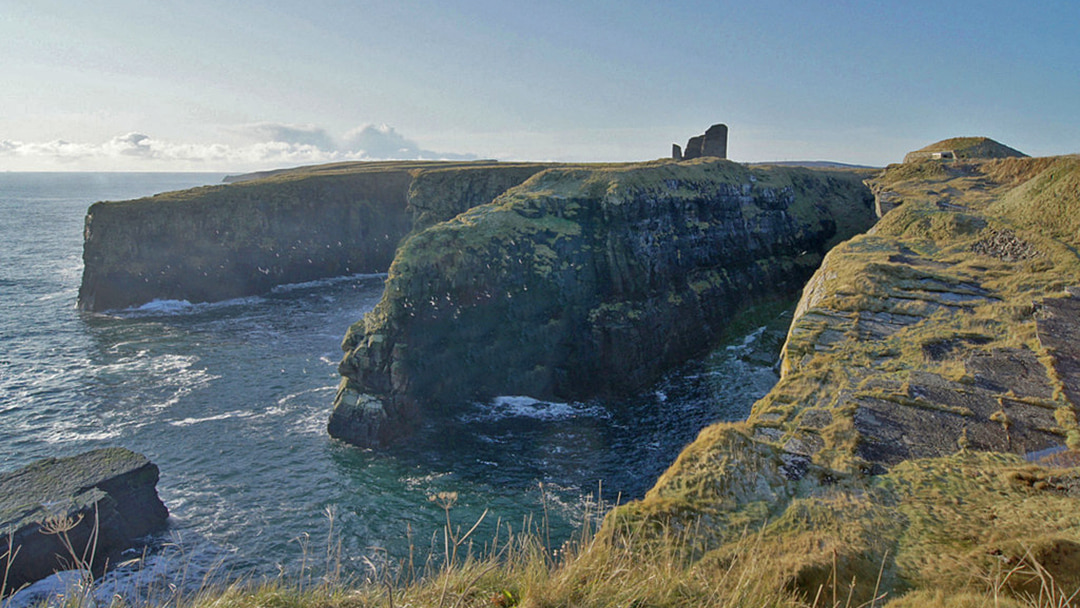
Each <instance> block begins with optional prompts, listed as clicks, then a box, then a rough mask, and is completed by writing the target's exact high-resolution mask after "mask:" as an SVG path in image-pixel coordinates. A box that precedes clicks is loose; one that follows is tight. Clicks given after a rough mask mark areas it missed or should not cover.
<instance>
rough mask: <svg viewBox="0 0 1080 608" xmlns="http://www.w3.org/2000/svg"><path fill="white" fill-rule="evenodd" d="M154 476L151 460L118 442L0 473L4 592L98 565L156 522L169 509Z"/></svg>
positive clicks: (162, 520)
mask: <svg viewBox="0 0 1080 608" xmlns="http://www.w3.org/2000/svg"><path fill="white" fill-rule="evenodd" d="M157 481H158V468H157V466H156V465H154V464H153V463H152V462H150V461H149V460H147V459H146V457H144V456H142V455H141V454H136V453H134V452H131V451H129V450H125V449H122V448H107V449H100V450H94V451H91V452H86V453H83V454H80V455H78V456H73V457H70V458H59V459H57V458H48V459H45V460H41V461H38V462H35V463H33V464H31V465H28V466H26V467H23V468H21V469H18V470H15V471H12V472H9V473H3V474H0V573H7V582H6V590H7V591H8V592H13V591H15V590H17V589H18V588H19V587H21V586H23V585H24V584H27V583H30V582H33V581H35V580H38V579H42V578H45V577H46V576H49V575H50V574H52V573H53V572H55V571H58V570H67V569H71V568H74V567H79V566H83V567H86V566H89V567H92V568H93V569H95V570H98V569H100V568H102V567H103V566H104V565H105V564H106V562H107V561H109V560H112V561H113V563H115V562H116V557H117V556H118V555H119V553H120V552H121V551H123V550H125V549H127V548H129V547H131V546H133V544H134V543H136V542H137V541H138V539H139V538H141V537H143V536H146V535H147V534H150V533H151V532H155V531H157V530H161V529H162V528H164V526H165V522H166V518H167V517H168V515H169V512H168V510H167V509H166V508H165V505H164V504H163V503H162V502H161V499H159V498H158V495H157V489H156V485H157ZM67 544H69V545H70V546H68V545H67ZM9 549H10V550H9ZM73 553H74V555H73ZM77 561H79V562H81V563H76V562H77Z"/></svg>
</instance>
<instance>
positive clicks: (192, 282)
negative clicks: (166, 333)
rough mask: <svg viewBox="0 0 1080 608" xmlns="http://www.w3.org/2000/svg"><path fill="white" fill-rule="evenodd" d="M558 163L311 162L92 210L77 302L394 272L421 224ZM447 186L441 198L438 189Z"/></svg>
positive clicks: (195, 296) (205, 297)
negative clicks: (401, 249)
mask: <svg viewBox="0 0 1080 608" xmlns="http://www.w3.org/2000/svg"><path fill="white" fill-rule="evenodd" d="M547 166H548V165H542V164H535V163H495V162H475V163H449V162H427V163H423V162H370V163H339V164H333V165H322V166H318V167H306V168H300V169H292V170H286V171H279V172H270V173H267V174H265V175H255V176H251V178H252V179H241V178H234V181H235V182H236V183H231V184H228V185H223V186H208V187H203V188H195V189H192V190H185V191H181V192H171V193H165V194H159V195H157V196H153V197H149V198H144V199H139V200H134V201H119V202H99V203H95V204H94V205H92V206H91V207H90V209H89V210H88V212H87V216H86V229H85V234H84V245H83V261H84V270H83V277H82V285H81V286H80V288H79V300H78V307H79V308H80V309H81V310H89V311H102V310H113V309H122V308H128V307H133V306H139V305H141V304H145V303H147V302H150V301H152V300H158V299H160V300H187V301H191V302H213V301H220V300H226V299H230V298H237V297H244V296H251V295H258V294H263V293H267V292H269V291H270V289H271V288H273V287H274V286H276V285H282V284H288V283H300V282H304V281H311V280H315V279H321V278H326V277H334V276H344V275H349V274H357V273H376V272H385V271H386V269H387V268H388V267H389V266H390V262H391V260H393V258H394V252H395V251H396V250H397V247H398V244H399V243H400V241H401V240H402V239H403V238H404V237H405V236H406V235H408V234H410V233H411V232H412V231H413V230H414V228H415V227H417V226H426V225H428V224H430V223H432V222H434V221H441V220H444V219H449V218H451V217H453V216H454V215H457V214H458V213H460V212H462V211H464V210H465V209H468V208H469V207H472V206H475V205H479V204H483V203H487V202H490V201H491V200H492V199H493V198H495V196H497V195H499V194H500V193H502V192H503V191H504V190H506V189H507V188H510V187H511V186H514V185H517V184H519V183H521V182H522V181H524V180H525V179H527V178H528V177H529V176H531V175H533V174H534V173H536V172H538V171H540V170H541V169H543V168H545V167H547ZM431 181H435V182H437V183H438V184H439V185H440V188H441V192H440V196H439V197H438V199H437V200H434V201H430V200H428V199H427V198H426V195H428V194H430V193H431V188H430V187H427V186H426V184H428V183H429V182H431Z"/></svg>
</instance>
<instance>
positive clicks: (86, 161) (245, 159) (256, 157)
mask: <svg viewBox="0 0 1080 608" xmlns="http://www.w3.org/2000/svg"><path fill="white" fill-rule="evenodd" d="M232 130H233V131H234V132H236V133H240V134H241V135H243V136H244V137H245V138H246V139H248V140H249V143H246V144H240V145H236V144H226V143H181V142H172V141H166V140H161V139H155V138H153V137H151V136H149V135H146V134H143V133H135V132H132V133H127V134H125V135H118V136H116V137H113V138H112V139H110V140H108V141H106V142H103V143H96V144H95V143H72V142H68V141H64V140H55V141H50V142H21V141H13V140H2V141H0V170H5V169H7V170H16V171H18V170H43V169H45V170H47V169H75V170H86V171H107V170H113V171H141V170H159V171H185V170H187V171H190V170H203V171H254V170H262V169H271V168H278V167H285V166H295V165H307V164H318V163H329V162H338V161H344V160H384V159H395V160H412V159H432V160H434V159H455V160H460V159H471V158H476V156H475V155H471V154H442V153H438V152H433V151H430V150H423V149H421V148H420V146H419V145H418V144H417V143H416V142H415V141H413V140H410V139H406V138H405V137H404V136H402V135H401V134H399V133H398V132H397V131H395V130H394V129H393V128H392V127H389V126H386V125H382V126H379V127H375V126H370V125H368V126H365V127H360V128H358V129H354V130H352V131H350V132H349V133H347V134H346V136H345V138H344V144H339V143H338V142H336V141H335V140H334V138H333V137H332V136H331V135H330V134H329V133H327V131H326V130H325V129H322V128H320V127H316V126H313V125H286V124H276V123H258V124H252V125H244V126H241V127H236V128H234V129H232Z"/></svg>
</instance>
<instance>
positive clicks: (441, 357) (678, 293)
mask: <svg viewBox="0 0 1080 608" xmlns="http://www.w3.org/2000/svg"><path fill="white" fill-rule="evenodd" d="M860 179H861V177H860V176H859V175H856V174H852V173H845V172H829V173H816V172H812V171H808V170H804V169H793V168H772V169H748V168H746V167H743V166H741V165H737V164H735V163H731V162H726V161H719V160H715V159H702V160H699V161H696V162H692V163H673V162H669V161H659V162H656V163H649V164H640V165H623V166H606V167H595V168H566V169H550V170H548V171H545V172H543V173H541V174H539V175H536V176H534V177H533V178H531V179H530V180H528V181H527V182H525V183H524V184H523V185H522V186H520V187H518V188H515V189H513V190H510V191H508V192H507V193H506V194H504V195H502V196H501V197H499V198H498V199H496V200H495V201H494V202H493V203H491V204H489V205H483V206H480V207H475V208H473V209H471V210H469V211H468V212H466V213H463V214H461V215H459V216H457V217H455V218H454V219H452V220H450V221H447V222H443V223H441V224H438V225H435V226H432V227H431V228H429V229H427V230H425V231H422V232H420V233H418V234H415V235H414V236H412V237H411V238H410V239H408V240H407V241H406V242H405V243H404V244H403V245H402V248H401V249H400V250H399V252H398V255H397V257H396V258H395V260H394V263H393V265H392V266H391V268H390V276H389V278H388V280H387V288H386V292H385V293H384V296H383V299H382V301H381V302H380V303H379V304H378V305H377V306H376V308H375V310H374V311H372V312H371V313H369V314H368V315H367V316H366V317H365V318H364V320H363V321H361V322H359V323H357V324H355V325H354V326H353V327H352V328H350V330H349V332H348V334H347V336H346V338H345V340H344V344H343V347H344V349H345V350H346V355H345V357H344V359H343V360H342V363H341V365H340V369H341V373H342V375H343V376H344V380H343V384H342V389H341V391H339V395H343V396H348V397H349V399H347V400H346V399H339V400H338V409H339V410H340V409H341V408H349V409H350V410H355V408H353V407H352V406H350V405H349V404H348V403H346V402H345V401H348V400H352V396H353V395H361V394H363V395H368V396H369V397H371V398H374V399H376V400H377V401H379V402H380V403H381V405H382V407H381V408H364V409H363V411H370V412H373V413H374V412H378V415H377V416H374V417H373V419H372V421H371V423H370V424H365V425H362V426H364V428H371V427H372V426H374V425H380V427H381V428H383V429H384V430H383V431H380V432H377V433H376V436H378V437H390V436H392V435H394V434H396V433H399V432H400V431H401V430H402V429H401V427H402V426H403V425H404V424H405V422H406V421H407V420H408V419H411V418H413V416H412V415H411V413H415V412H422V411H423V410H424V409H426V408H430V407H442V406H448V405H452V404H454V403H457V402H460V401H462V400H467V399H477V398H488V397H493V396H496V395H501V394H526V395H532V396H534V397H538V398H560V399H577V398H583V397H587V396H591V395H598V394H612V393H621V392H626V391H632V390H635V389H638V388H640V387H642V386H645V385H647V384H648V383H650V382H652V381H654V380H655V379H656V378H657V377H658V375H659V374H660V373H662V372H663V371H665V370H666V369H669V368H670V367H671V366H672V365H674V364H676V363H678V362H681V361H683V360H685V359H686V358H688V357H690V356H692V355H694V354H698V353H700V352H702V351H703V350H705V349H707V348H708V347H709V346H710V345H713V344H716V343H717V341H718V340H719V339H720V338H721V336H722V335H723V333H724V330H725V327H726V324H727V321H728V319H729V318H730V317H731V316H732V315H733V314H735V313H736V312H738V311H740V310H742V309H744V308H746V307H748V306H751V305H753V304H754V303H757V302H761V301H763V300H768V299H772V298H784V297H790V296H791V294H793V293H795V292H797V290H798V289H799V287H800V286H801V285H802V283H803V281H805V279H806V278H807V277H808V276H809V275H810V273H811V272H813V269H814V268H815V267H816V266H817V264H818V263H819V262H820V259H821V255H822V253H824V252H825V251H826V250H827V249H828V247H829V246H831V245H832V244H833V243H835V242H837V241H838V240H840V239H842V238H845V237H846V236H850V235H851V234H854V233H856V232H858V231H861V230H864V229H865V228H866V227H868V226H869V225H870V223H871V222H872V209H871V197H870V194H869V191H868V190H867V189H866V188H865V186H863V185H862V184H861V182H860ZM365 399H367V398H365ZM406 412H409V413H410V414H406ZM384 415H385V418H384V417H383V416H384ZM339 417H340V416H339V414H335V418H339ZM339 436H340V435H339Z"/></svg>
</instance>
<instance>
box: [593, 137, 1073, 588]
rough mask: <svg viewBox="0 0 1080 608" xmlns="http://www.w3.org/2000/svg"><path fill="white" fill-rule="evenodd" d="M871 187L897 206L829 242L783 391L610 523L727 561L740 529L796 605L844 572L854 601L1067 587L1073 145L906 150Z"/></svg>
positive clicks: (799, 317)
mask: <svg viewBox="0 0 1080 608" xmlns="http://www.w3.org/2000/svg"><path fill="white" fill-rule="evenodd" d="M874 182H875V183H874V184H873V186H874V187H875V189H881V190H884V191H891V192H896V193H897V195H898V196H899V197H901V198H902V199H903V203H902V204H901V205H900V206H898V207H896V208H894V209H892V210H891V211H888V212H887V213H886V214H885V215H884V217H883V218H882V219H881V221H879V222H878V223H877V224H876V225H875V227H874V228H873V229H872V230H870V231H869V233H867V234H865V235H861V236H858V237H855V238H853V239H851V240H850V241H848V242H846V243H843V244H841V245H839V246H837V247H836V248H834V249H833V250H832V251H831V252H830V253H829V254H828V255H827V256H826V258H825V260H824V262H823V264H822V266H821V268H820V269H819V270H818V271H817V272H816V273H815V274H814V276H813V278H812V279H811V280H810V281H809V283H808V284H807V286H806V287H805V289H804V291H803V295H802V298H801V301H800V303H799V305H798V308H797V311H796V313H795V317H794V321H793V324H792V326H791V329H790V332H789V335H788V339H787V342H786V345H785V347H784V353H783V361H782V376H781V379H780V381H779V383H778V384H777V385H776V387H775V388H774V389H773V390H772V391H771V392H770V393H769V394H768V395H767V396H766V397H765V398H763V399H762V400H760V401H759V402H758V403H756V404H755V405H754V408H753V410H752V413H751V416H750V418H749V420H747V421H745V422H740V423H726V424H717V425H713V426H711V427H708V428H706V429H704V430H703V431H702V432H701V434H700V436H699V437H698V439H697V440H696V441H695V442H693V443H692V444H691V445H689V446H688V447H687V448H686V449H685V450H684V451H683V453H682V454H680V456H679V458H678V460H677V461H676V463H675V464H674V465H672V467H671V468H670V469H669V470H668V471H667V472H665V473H664V475H663V476H662V477H661V478H660V480H659V481H658V482H657V484H656V486H655V487H654V488H653V489H652V490H650V492H649V493H648V495H647V496H646V497H645V499H644V500H642V501H639V502H636V503H632V504H630V505H628V506H627V507H624V508H622V509H619V510H617V511H616V512H615V513H614V514H613V515H612V516H610V517H609V519H608V532H609V533H612V534H616V535H618V534H622V533H624V532H628V531H631V530H632V531H633V533H634V534H649V533H650V532H648V531H652V530H672V529H675V530H683V529H689V528H688V527H689V526H694V527H693V528H692V529H694V530H696V531H699V533H698V534H697V536H696V537H695V542H696V543H697V544H696V545H695V551H697V552H698V555H701V556H702V558H701V560H700V562H699V565H698V566H697V567H699V568H704V569H708V568H709V567H710V564H720V565H724V564H728V566H724V567H726V568H729V570H726V571H725V573H726V574H727V575H732V573H734V575H738V573H739V572H741V570H740V567H739V566H738V564H737V563H733V561H732V557H731V556H732V555H737V554H739V551H743V550H745V547H746V546H747V545H746V544H745V541H746V539H745V537H744V534H745V532H744V531H746V530H752V531H754V539H755V543H756V544H755V545H754V547H758V548H759V549H756V550H760V551H762V553H761V554H762V555H767V556H770V559H773V560H776V562H775V564H774V567H775V568H776V575H777V576H781V577H784V579H783V580H786V581H787V584H788V585H789V587H790V588H791V589H793V590H795V591H796V592H797V593H799V594H800V595H802V597H803V598H804V599H805V600H806V601H811V599H812V598H814V597H815V596H818V597H820V596H821V594H823V593H825V592H826V590H827V589H828V588H829V585H830V584H831V585H833V588H834V589H835V582H836V581H838V580H839V581H845V585H844V589H845V593H848V594H849V597H850V598H851V600H850V603H852V604H857V603H861V602H870V601H871V600H873V598H875V597H876V598H880V597H882V593H884V594H886V596H885V597H886V601H887V599H888V598H898V597H899V596H901V595H903V594H905V593H908V594H909V596H908V598H907V600H906V603H905V601H898V602H897V603H896V604H895V605H897V606H914V605H946V604H947V602H946V601H945V599H944V597H945V596H948V597H952V596H953V595H956V596H962V595H964V594H967V593H970V594H974V595H973V597H976V598H977V597H979V594H983V593H985V590H986V589H987V585H992V586H994V587H993V588H994V596H995V598H996V597H998V596H999V595H1000V597H1001V598H1002V601H1012V600H1011V599H1008V600H1007V599H1006V598H1008V597H1010V596H1011V597H1013V598H1023V597H1026V596H1032V594H1036V595H1037V594H1038V593H1039V590H1040V586H1039V582H1038V581H1039V576H1042V577H1043V578H1042V580H1043V581H1044V582H1045V581H1049V580H1051V579H1052V580H1053V581H1054V582H1053V583H1051V584H1050V587H1052V588H1053V589H1054V593H1059V592H1061V593H1064V594H1065V595H1069V594H1070V593H1072V592H1073V591H1074V590H1075V589H1076V588H1077V587H1078V586H1080V576H1078V574H1077V573H1078V572H1080V506H1078V505H1080V502H1077V500H1076V499H1077V497H1080V469H1078V468H1076V465H1077V463H1078V462H1080V459H1078V457H1077V454H1078V452H1077V450H1078V449H1080V425H1078V423H1077V413H1078V406H1080V400H1078V399H1080V351H1078V350H1077V348H1076V344H1077V337H1078V336H1080V297H1078V295H1080V289H1077V288H1076V287H1075V286H1077V285H1080V255H1078V254H1077V251H1080V219H1078V218H1080V213H1078V211H1080V157H1076V156H1072V157H1057V158H1034V159H1031V158H1004V159H994V160H988V159H968V160H962V161H959V162H948V163H942V162H939V161H936V160H923V161H919V160H914V161H912V162H910V163H906V164H904V165H893V166H890V167H889V168H888V169H887V170H886V171H884V172H883V173H882V175H880V176H879V177H877V178H876V179H875V180H874ZM641 559H649V557H648V554H647V550H646V552H645V553H644V554H643V555H642V556H641ZM754 563H757V562H754ZM730 568H734V570H730ZM1006 573H1010V574H1008V575H1006ZM849 581H850V583H848V582H849ZM1042 589H1043V592H1044V593H1045V592H1046V589H1047V587H1046V586H1045V584H1044V586H1043V587H1042ZM873 601H877V600H873ZM889 605H890V606H891V605H893V604H889ZM948 605H953V604H948ZM956 605H959V604H956Z"/></svg>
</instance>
